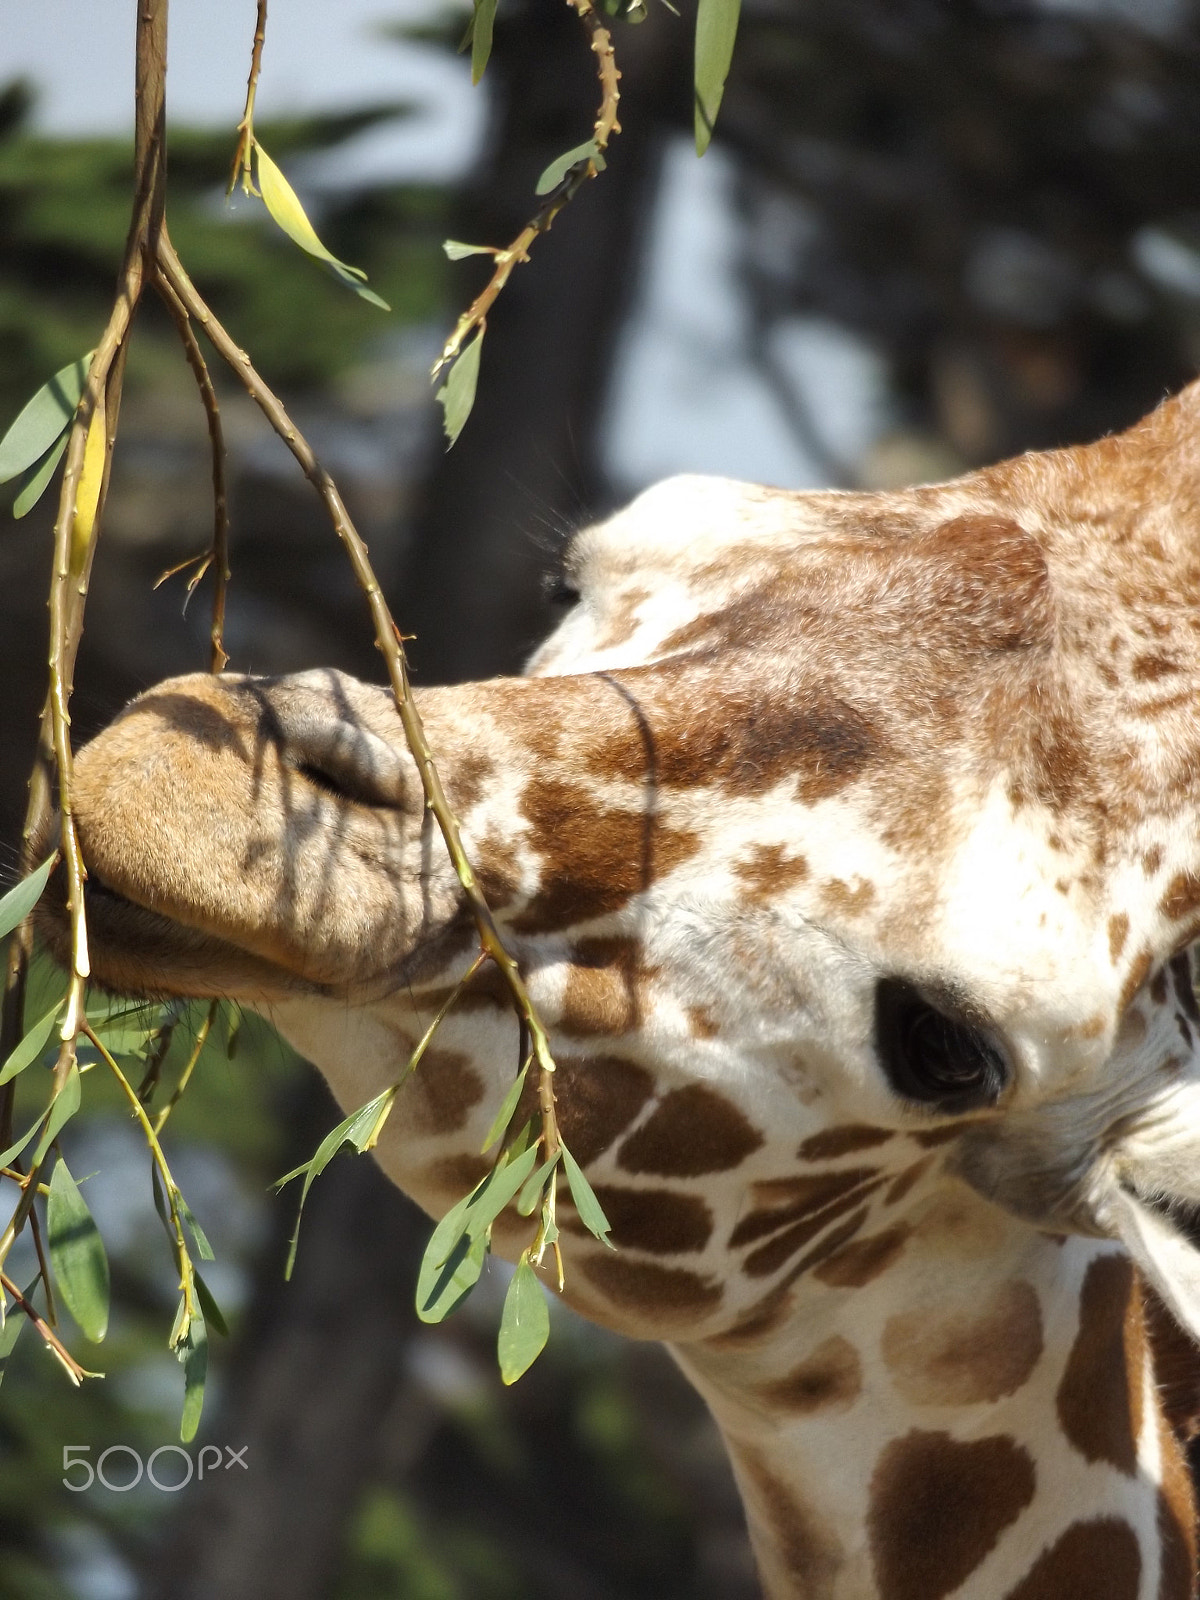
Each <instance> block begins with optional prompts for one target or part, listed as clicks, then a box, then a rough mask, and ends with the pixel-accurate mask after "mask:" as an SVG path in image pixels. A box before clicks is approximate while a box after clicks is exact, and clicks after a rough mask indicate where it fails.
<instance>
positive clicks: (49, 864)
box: [0, 850, 58, 939]
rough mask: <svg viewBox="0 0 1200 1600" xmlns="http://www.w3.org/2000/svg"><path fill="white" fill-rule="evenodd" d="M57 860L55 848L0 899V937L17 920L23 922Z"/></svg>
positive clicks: (40, 893)
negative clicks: (38, 865)
mask: <svg viewBox="0 0 1200 1600" xmlns="http://www.w3.org/2000/svg"><path fill="white" fill-rule="evenodd" d="M57 860H58V851H57V850H56V851H55V852H54V854H53V855H51V856H48V857H47V858H46V860H45V861H43V862H42V864H41V866H40V867H38V868H37V870H36V871H35V872H31V873H30V874H29V876H28V877H27V878H22V879H21V881H20V883H18V884H17V885H16V887H15V888H12V889H10V890H9V891H8V893H7V894H6V895H5V896H4V898H3V899H2V900H0V939H3V938H4V937H5V936H6V935H7V934H10V933H11V932H12V931H13V929H14V928H15V927H16V926H17V924H18V923H19V922H24V920H25V918H26V917H27V916H28V915H29V913H30V912H31V911H32V910H33V908H34V906H35V905H37V903H38V901H39V900H40V899H41V895H42V890H43V889H44V888H45V887H46V879H47V878H48V877H49V876H50V874H51V872H52V871H53V870H54V863H55V862H56V861H57Z"/></svg>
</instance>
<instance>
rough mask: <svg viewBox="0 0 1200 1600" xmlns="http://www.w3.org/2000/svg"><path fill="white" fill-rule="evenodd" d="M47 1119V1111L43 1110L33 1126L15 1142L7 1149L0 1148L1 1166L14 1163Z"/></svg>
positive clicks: (8, 1165)
mask: <svg viewBox="0 0 1200 1600" xmlns="http://www.w3.org/2000/svg"><path fill="white" fill-rule="evenodd" d="M45 1120H46V1113H45V1112H44V1111H43V1112H42V1114H41V1116H40V1117H39V1118H38V1119H37V1121H36V1122H35V1123H34V1125H33V1127H32V1128H30V1129H29V1130H28V1131H27V1132H25V1133H23V1134H22V1135H21V1137H20V1138H19V1139H18V1140H17V1142H16V1143H15V1144H10V1145H9V1147H8V1149H7V1150H0V1167H10V1166H11V1165H12V1164H13V1162H14V1161H15V1160H16V1159H17V1157H18V1156H19V1155H20V1154H21V1151H22V1150H24V1148H25V1146H26V1145H27V1144H28V1143H29V1141H30V1140H31V1139H32V1138H33V1136H34V1134H35V1133H36V1132H37V1131H38V1129H39V1128H40V1127H41V1126H42V1124H43V1123H44V1122H45Z"/></svg>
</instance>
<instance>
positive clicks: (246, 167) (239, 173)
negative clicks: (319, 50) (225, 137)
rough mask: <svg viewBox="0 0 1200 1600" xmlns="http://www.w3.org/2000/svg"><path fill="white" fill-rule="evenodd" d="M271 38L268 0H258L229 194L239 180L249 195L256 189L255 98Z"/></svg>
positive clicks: (227, 191) (227, 192)
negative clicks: (252, 167)
mask: <svg viewBox="0 0 1200 1600" xmlns="http://www.w3.org/2000/svg"><path fill="white" fill-rule="evenodd" d="M266 37H267V0H258V16H257V19H256V21H255V26H254V45H253V48H252V49H251V51H250V76H249V78H248V79H247V81H246V109H245V110H244V111H243V112H242V120H241V121H240V122H239V123H238V125H237V136H238V139H237V146H236V148H235V150H234V152H233V168H232V170H231V172H230V174H229V187H228V188H227V189H226V191H225V192H226V194H232V193H233V189H234V185H235V184H236V183H237V181H238V179H239V178H241V180H242V188H243V189H244V190H245V192H246V193H247V194H250V193H251V192H252V189H253V185H252V183H251V178H250V155H251V152H252V151H253V149H254V101H255V97H256V96H257V94H258V75H259V73H260V72H261V71H262V53H263V42H264V40H265V39H266Z"/></svg>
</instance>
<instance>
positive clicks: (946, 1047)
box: [875, 978, 1008, 1112]
mask: <svg viewBox="0 0 1200 1600" xmlns="http://www.w3.org/2000/svg"><path fill="white" fill-rule="evenodd" d="M875 1047H876V1049H877V1050H878V1052H879V1056H880V1059H881V1061H882V1062H883V1066H884V1070H885V1071H886V1073H887V1076H888V1081H889V1082H890V1084H891V1086H892V1088H893V1089H894V1090H895V1091H896V1093H897V1094H900V1095H903V1096H904V1098H905V1099H906V1100H914V1101H917V1102H919V1103H920V1104H922V1105H927V1106H932V1107H934V1108H935V1109H937V1110H940V1111H946V1112H957V1111H971V1110H978V1109H979V1108H980V1107H982V1106H989V1105H993V1104H995V1102H996V1100H997V1099H999V1097H1000V1094H1001V1092H1002V1090H1003V1089H1004V1086H1005V1084H1006V1082H1007V1081H1008V1065H1007V1062H1006V1060H1005V1057H1004V1053H1003V1051H1002V1050H1001V1049H1000V1047H999V1045H998V1044H997V1043H996V1041H995V1039H994V1038H993V1037H992V1036H991V1035H990V1034H989V1032H988V1031H987V1030H986V1029H984V1028H983V1027H981V1026H980V1025H979V1024H978V1023H976V1022H973V1021H971V1020H970V1019H969V1018H967V1017H964V1016H962V1015H956V1014H955V1013H954V1012H951V1011H949V1010H944V1009H941V1008H940V1007H938V1006H935V1005H933V1004H932V1003H931V1002H930V1001H928V1000H927V999H926V998H925V996H924V995H923V994H922V993H921V992H920V990H919V989H918V988H917V987H916V985H915V984H913V983H911V982H910V981H909V980H908V979H907V978H881V979H880V980H879V982H878V984H877V985H876V988H875Z"/></svg>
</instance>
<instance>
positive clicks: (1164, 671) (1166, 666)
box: [1131, 651, 1180, 683]
mask: <svg viewBox="0 0 1200 1600" xmlns="http://www.w3.org/2000/svg"><path fill="white" fill-rule="evenodd" d="M1131 668H1132V672H1133V681H1134V682H1135V683H1157V682H1158V680H1159V679H1160V678H1167V677H1170V676H1171V675H1172V674H1173V673H1177V672H1179V671H1180V666H1179V663H1178V661H1173V660H1172V659H1171V657H1170V656H1165V655H1163V654H1162V653H1161V652H1160V651H1151V652H1148V653H1147V654H1145V655H1140V656H1134V658H1133V661H1132V663H1131Z"/></svg>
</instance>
